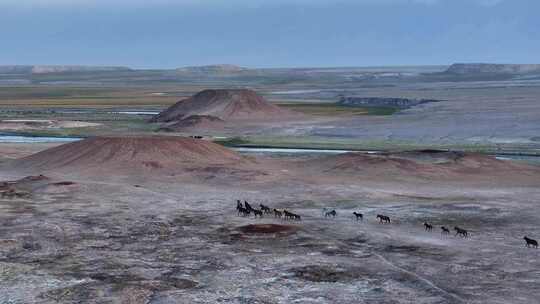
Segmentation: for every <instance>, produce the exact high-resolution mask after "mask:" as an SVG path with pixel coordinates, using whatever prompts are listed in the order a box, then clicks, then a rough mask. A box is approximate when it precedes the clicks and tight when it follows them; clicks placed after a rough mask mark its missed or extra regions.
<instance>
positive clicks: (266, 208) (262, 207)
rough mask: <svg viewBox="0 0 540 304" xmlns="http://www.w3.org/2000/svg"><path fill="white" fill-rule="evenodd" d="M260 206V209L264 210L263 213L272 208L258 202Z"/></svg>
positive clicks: (268, 211)
mask: <svg viewBox="0 0 540 304" xmlns="http://www.w3.org/2000/svg"><path fill="white" fill-rule="evenodd" d="M260 206H261V210H262V211H263V212H264V213H272V209H270V207H268V206H265V205H263V204H260Z"/></svg>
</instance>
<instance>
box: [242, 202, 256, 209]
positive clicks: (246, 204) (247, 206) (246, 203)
mask: <svg viewBox="0 0 540 304" xmlns="http://www.w3.org/2000/svg"><path fill="white" fill-rule="evenodd" d="M244 205H245V206H246V209H247V210H249V211H253V210H255V209H253V207H251V205H250V204H249V203H248V202H247V201H244Z"/></svg>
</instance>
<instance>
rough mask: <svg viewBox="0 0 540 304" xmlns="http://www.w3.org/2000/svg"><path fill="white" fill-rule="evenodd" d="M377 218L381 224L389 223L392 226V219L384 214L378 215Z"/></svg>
mask: <svg viewBox="0 0 540 304" xmlns="http://www.w3.org/2000/svg"><path fill="white" fill-rule="evenodd" d="M377 218H378V219H379V223H381V224H383V223H388V224H390V217H388V216H386V215H382V214H377Z"/></svg>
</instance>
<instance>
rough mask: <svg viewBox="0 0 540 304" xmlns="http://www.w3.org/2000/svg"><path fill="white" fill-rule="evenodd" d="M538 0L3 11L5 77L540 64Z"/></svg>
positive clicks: (250, 0) (3, 1)
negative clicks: (73, 71) (114, 68)
mask: <svg viewBox="0 0 540 304" xmlns="http://www.w3.org/2000/svg"><path fill="white" fill-rule="evenodd" d="M539 11H540V1H538V0H0V39H1V40H0V41H1V42H2V43H0V65H6V64H85V65H124V66H131V67H137V68H174V67H180V66H186V65H204V64H215V63H232V64H238V65H243V66H248V67H292V66H295V67H303V66H374V65H418V64H449V63H452V62H501V63H540V58H539V57H540V17H539V15H538V12H539Z"/></svg>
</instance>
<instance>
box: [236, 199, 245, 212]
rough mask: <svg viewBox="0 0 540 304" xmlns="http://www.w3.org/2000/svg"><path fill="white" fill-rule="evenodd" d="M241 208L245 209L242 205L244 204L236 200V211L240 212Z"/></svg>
mask: <svg viewBox="0 0 540 304" xmlns="http://www.w3.org/2000/svg"><path fill="white" fill-rule="evenodd" d="M241 208H244V206H243V205H242V202H241V201H240V200H236V210H237V211H238V212H240V209H241Z"/></svg>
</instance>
